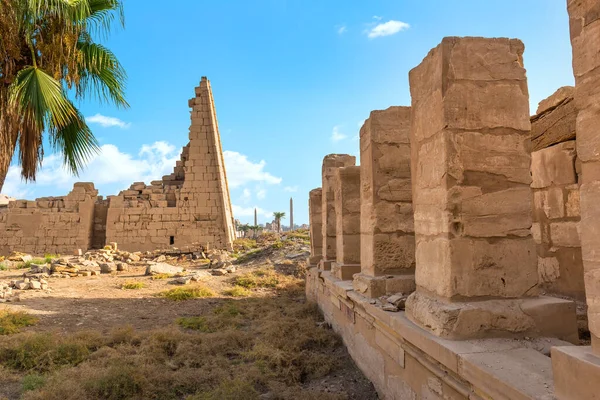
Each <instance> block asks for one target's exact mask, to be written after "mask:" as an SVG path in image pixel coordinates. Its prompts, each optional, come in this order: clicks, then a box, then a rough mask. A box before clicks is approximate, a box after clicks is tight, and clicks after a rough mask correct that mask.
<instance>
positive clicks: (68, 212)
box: [0, 78, 235, 255]
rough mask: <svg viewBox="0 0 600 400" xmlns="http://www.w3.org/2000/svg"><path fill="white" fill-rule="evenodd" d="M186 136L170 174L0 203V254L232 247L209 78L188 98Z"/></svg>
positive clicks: (228, 203) (83, 185)
mask: <svg viewBox="0 0 600 400" xmlns="http://www.w3.org/2000/svg"><path fill="white" fill-rule="evenodd" d="M189 106H190V107H191V108H192V111H191V126H190V133H189V138H190V142H189V144H188V145H186V146H185V147H184V148H183V150H182V153H181V158H180V160H179V161H177V163H176V165H175V167H174V170H173V173H172V174H170V175H166V176H164V177H163V178H162V180H159V181H153V182H151V184H150V185H146V184H144V183H143V182H136V183H133V184H132V185H131V186H130V188H129V189H128V190H124V191H122V192H121V193H119V194H118V195H117V196H109V197H108V198H107V199H106V200H103V199H102V198H101V197H98V196H97V191H96V190H95V189H94V186H93V184H86V183H77V184H75V187H74V189H73V191H72V192H71V193H70V194H69V195H68V196H66V197H64V198H63V197H57V198H41V199H37V200H36V201H25V200H18V201H14V202H11V203H9V206H8V207H5V208H0V255H3V254H4V255H7V254H9V253H10V252H12V251H22V252H27V253H33V254H44V253H61V254H70V253H72V252H73V251H74V250H76V249H82V250H84V251H85V250H87V249H90V248H101V247H103V246H104V245H105V244H107V243H110V242H117V243H118V245H119V248H120V249H122V250H127V251H147V250H154V249H159V248H168V247H172V246H174V247H178V248H182V247H198V246H203V247H205V248H206V247H207V246H208V247H210V248H220V249H231V248H232V245H233V240H234V238H235V232H234V222H233V214H232V209H231V201H230V198H229V188H228V184H227V176H226V172H225V162H224V159H223V152H222V148H221V139H220V136H219V127H218V123H217V116H216V111H215V106H214V99H213V96H212V90H211V87H210V82H209V81H208V80H207V79H206V78H202V81H201V82H200V86H199V87H197V88H196V96H195V97H194V98H193V99H191V100H190V101H189Z"/></svg>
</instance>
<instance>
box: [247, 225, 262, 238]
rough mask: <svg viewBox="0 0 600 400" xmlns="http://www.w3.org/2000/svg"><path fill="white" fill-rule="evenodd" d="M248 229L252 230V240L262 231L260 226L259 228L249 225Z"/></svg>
mask: <svg viewBox="0 0 600 400" xmlns="http://www.w3.org/2000/svg"><path fill="white" fill-rule="evenodd" d="M250 229H252V231H253V232H254V235H253V236H252V237H253V238H254V239H256V234H257V232H259V231H260V230H262V226H260V225H250Z"/></svg>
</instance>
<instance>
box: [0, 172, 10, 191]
mask: <svg viewBox="0 0 600 400" xmlns="http://www.w3.org/2000/svg"><path fill="white" fill-rule="evenodd" d="M7 173H8V168H7V169H6V171H2V168H0V193H2V186H4V181H5V180H6V174H7Z"/></svg>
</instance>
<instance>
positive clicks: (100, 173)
mask: <svg viewBox="0 0 600 400" xmlns="http://www.w3.org/2000/svg"><path fill="white" fill-rule="evenodd" d="M178 160H179V152H178V151H176V148H175V146H173V145H171V144H168V143H166V142H156V143H154V144H151V145H143V146H142V148H141V150H140V151H139V153H138V156H137V157H135V156H133V155H131V154H127V153H123V152H121V151H120V150H119V148H117V146H115V145H113V144H105V145H103V146H101V147H100V152H99V153H98V154H96V155H94V156H92V157H91V158H90V159H89V160H88V164H87V166H86V167H85V169H83V171H82V172H81V174H80V175H79V176H73V175H71V173H70V172H69V171H68V170H67V169H66V168H65V167H64V165H63V160H62V158H61V157H60V155H58V154H51V155H49V156H47V157H44V162H43V164H42V168H41V169H40V170H39V172H38V173H37V177H36V181H35V183H30V184H25V183H24V182H22V181H21V179H20V174H19V173H20V169H19V167H18V166H16V165H15V166H12V167H10V169H9V172H8V175H7V177H6V182H5V184H4V187H3V188H2V191H3V192H4V193H6V194H8V195H12V196H13V197H19V198H22V197H25V196H29V195H32V194H33V195H36V193H35V192H36V190H37V189H44V188H46V189H48V188H51V189H52V190H58V191H59V193H60V192H62V193H64V194H65V195H66V194H67V193H68V192H69V191H70V190H71V189H72V188H73V184H74V183H75V182H94V183H95V184H96V187H98V186H101V185H108V184H116V185H118V187H119V188H120V189H124V188H126V187H128V186H129V185H130V184H131V183H133V182H147V183H149V182H150V181H152V180H157V179H161V178H162V176H163V175H167V174H170V173H171V172H173V167H174V166H175V162H176V161H178ZM107 194H109V195H110V194H117V193H107Z"/></svg>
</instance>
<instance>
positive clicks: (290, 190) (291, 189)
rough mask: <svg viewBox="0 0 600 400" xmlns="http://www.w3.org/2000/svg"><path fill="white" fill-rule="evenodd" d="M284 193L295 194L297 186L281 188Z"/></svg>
mask: <svg viewBox="0 0 600 400" xmlns="http://www.w3.org/2000/svg"><path fill="white" fill-rule="evenodd" d="M283 191H284V192H290V193H295V192H297V191H298V186H286V187H284V188H283Z"/></svg>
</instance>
